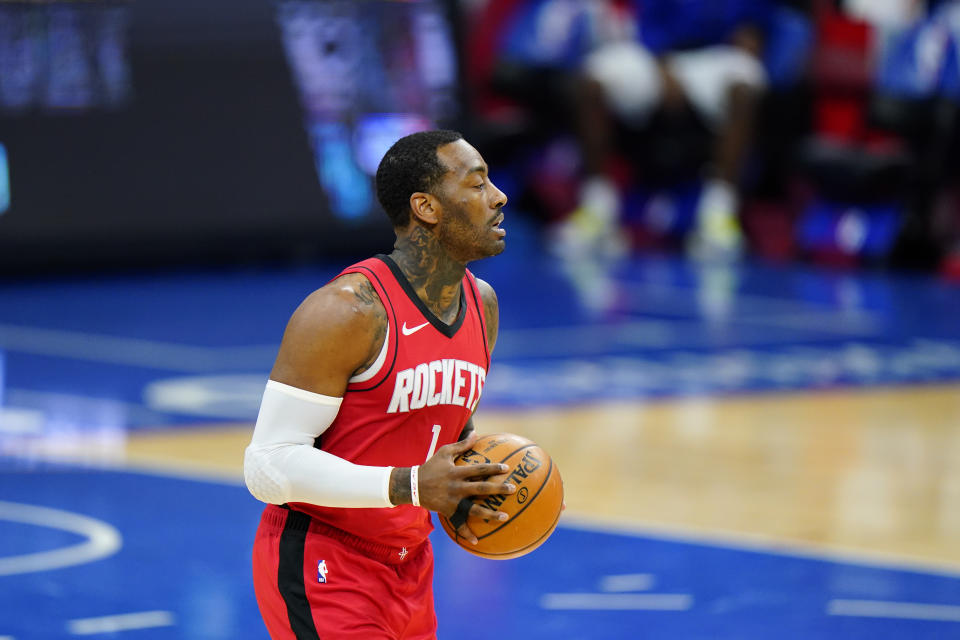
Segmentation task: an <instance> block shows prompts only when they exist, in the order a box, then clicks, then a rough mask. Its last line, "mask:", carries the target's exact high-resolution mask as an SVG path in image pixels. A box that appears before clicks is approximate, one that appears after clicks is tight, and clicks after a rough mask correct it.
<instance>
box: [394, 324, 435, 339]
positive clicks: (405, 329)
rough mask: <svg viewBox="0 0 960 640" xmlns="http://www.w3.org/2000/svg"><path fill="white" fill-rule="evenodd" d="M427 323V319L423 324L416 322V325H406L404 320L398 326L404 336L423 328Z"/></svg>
mask: <svg viewBox="0 0 960 640" xmlns="http://www.w3.org/2000/svg"><path fill="white" fill-rule="evenodd" d="M428 324H430V322H429V321H428V322H424V323H423V324H418V325H417V326H415V327H407V323H406V322H404V323H403V326H402V327H400V331H402V332H403V335H405V336H411V335H413V334H415V333H416V332H417V331H420V329H423V328H424V327H425V326H427V325H428Z"/></svg>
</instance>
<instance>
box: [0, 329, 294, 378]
mask: <svg viewBox="0 0 960 640" xmlns="http://www.w3.org/2000/svg"><path fill="white" fill-rule="evenodd" d="M0 348H4V349H8V350H10V351H16V352H18V353H30V354H33V355H43V356H57V357H60V358H73V359H76V360H89V361H92V362H106V363H110V364H125V365H130V366H138V367H149V368H153V369H166V370H170V371H190V372H203V371H213V370H218V369H233V368H262V367H264V366H267V367H268V366H269V365H270V364H271V363H272V362H273V359H274V357H275V356H276V354H277V346H276V345H255V346H249V347H222V348H214V347H194V346H190V345H183V344H176V343H172V342H160V341H157V340H142V339H139V338H121V337H118V336H109V335H103V334H95V333H84V332H81V331H63V330H59V329H38V328H36V327H23V326H18V325H11V324H0Z"/></svg>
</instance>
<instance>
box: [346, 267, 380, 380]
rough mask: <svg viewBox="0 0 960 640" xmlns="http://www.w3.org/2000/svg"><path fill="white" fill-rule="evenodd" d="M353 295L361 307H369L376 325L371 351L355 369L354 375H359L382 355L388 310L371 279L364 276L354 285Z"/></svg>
mask: <svg viewBox="0 0 960 640" xmlns="http://www.w3.org/2000/svg"><path fill="white" fill-rule="evenodd" d="M353 295H354V297H355V298H356V299H357V301H358V302H359V303H360V305H361V308H365V309H367V310H368V311H369V312H370V313H371V314H372V315H373V322H374V323H375V325H376V326H375V331H374V335H373V341H372V343H371V346H370V353H369V354H368V356H367V359H366V360H365V361H364V363H363V364H362V365H361V366H360V368H359V369H357V370H356V371H354V375H358V374H361V373H363V372H364V371H366V370H367V369H369V368H370V367H371V366H372V365H373V363H374V362H376V361H377V356H379V355H380V349H381V348H382V347H383V340H384V338H385V337H386V335H387V326H389V325H388V322H387V311H386V309H384V307H383V303H382V302H381V301H380V296H378V295H377V292H376V290H375V289H374V288H373V285H372V284H370V281H369V280H367V279H366V278H362V279H361V280H360V282H359V283H358V284H357V286H355V287H353Z"/></svg>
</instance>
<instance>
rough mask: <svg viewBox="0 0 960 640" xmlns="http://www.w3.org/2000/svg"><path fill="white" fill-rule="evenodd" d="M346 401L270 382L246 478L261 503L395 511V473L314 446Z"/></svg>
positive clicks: (250, 448)
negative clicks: (392, 500)
mask: <svg viewBox="0 0 960 640" xmlns="http://www.w3.org/2000/svg"><path fill="white" fill-rule="evenodd" d="M341 402H343V398H333V397H330V396H324V395H320V394H318V393H312V392H310V391H305V390H303V389H298V388H297V387H291V386H289V385H286V384H282V383H280V382H277V381H275V380H270V381H268V382H267V387H266V389H264V391H263V400H262V401H261V403H260V415H259V416H258V417H257V426H256V427H255V428H254V430H253V439H252V440H251V442H250V446H248V447H247V450H246V453H245V455H244V459H243V477H244V480H245V481H246V484H247V488H248V489H249V490H250V493H252V494H253V496H254V497H255V498H256V499H257V500H262V501H263V502H268V503H271V504H284V503H287V502H309V503H312V504H316V505H320V506H324V507H392V506H393V505H392V504H391V503H390V498H389V495H390V471H391V470H392V469H393V467H367V466H362V465H357V464H353V463H351V462H347V461H346V460H344V459H343V458H338V457H337V456H334V455H332V454H329V453H327V452H326V451H321V450H320V449H316V448H314V446H313V442H314V440H316V438H317V437H318V436H319V435H320V434H322V433H323V432H324V431H326V430H327V427H329V426H330V425H331V424H332V423H333V420H334V418H336V417H337V412H338V411H339V410H340V403H341Z"/></svg>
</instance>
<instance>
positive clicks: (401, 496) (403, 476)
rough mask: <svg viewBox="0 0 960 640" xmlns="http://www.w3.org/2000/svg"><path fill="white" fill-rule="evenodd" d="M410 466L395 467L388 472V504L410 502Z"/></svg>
mask: <svg viewBox="0 0 960 640" xmlns="http://www.w3.org/2000/svg"><path fill="white" fill-rule="evenodd" d="M412 501H413V497H412V496H411V495H410V467H395V468H394V469H393V471H391V472H390V504H392V505H394V506H397V505H400V504H410V503H411V502H412Z"/></svg>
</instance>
